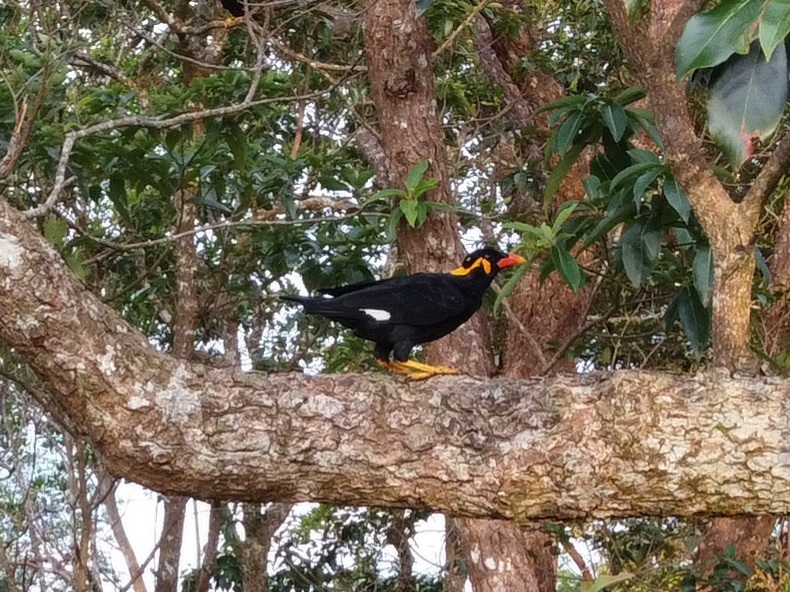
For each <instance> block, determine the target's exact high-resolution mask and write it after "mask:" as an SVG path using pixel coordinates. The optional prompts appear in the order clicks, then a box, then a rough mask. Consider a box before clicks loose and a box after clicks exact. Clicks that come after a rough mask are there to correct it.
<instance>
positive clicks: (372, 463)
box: [0, 200, 790, 520]
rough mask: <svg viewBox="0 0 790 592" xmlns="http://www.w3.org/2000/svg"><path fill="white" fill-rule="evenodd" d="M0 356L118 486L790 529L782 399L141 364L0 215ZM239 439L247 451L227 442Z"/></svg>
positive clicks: (560, 383) (34, 242)
mask: <svg viewBox="0 0 790 592" xmlns="http://www.w3.org/2000/svg"><path fill="white" fill-rule="evenodd" d="M0 340H2V341H3V342H4V343H6V344H7V345H8V346H9V347H11V348H13V349H14V350H15V351H16V353H17V354H18V355H19V357H20V359H22V360H24V361H25V362H26V363H27V364H29V365H30V367H31V368H32V369H33V370H34V371H35V372H36V373H37V374H38V375H39V376H40V377H41V379H42V381H43V382H44V384H45V385H46V387H47V388H48V389H49V390H50V391H51V392H52V394H53V397H54V398H55V399H56V400H57V401H58V403H59V404H60V405H61V406H62V407H63V409H64V411H65V412H66V413H68V415H69V416H70V417H71V418H72V419H73V420H74V422H75V424H76V425H78V426H81V429H82V431H83V432H84V433H85V434H86V435H87V436H88V437H89V438H90V439H91V441H92V443H93V446H94V447H95V449H96V450H97V451H98V452H99V453H100V454H101V455H102V457H103V459H104V460H105V461H106V464H107V465H108V467H109V468H110V469H111V470H112V472H114V473H115V474H116V475H123V476H125V477H127V478H129V479H132V480H135V481H137V482H139V483H142V484H144V485H147V486H149V487H152V488H154V489H157V490H159V491H163V492H168V493H174V494H181V495H193V496H196V497H201V498H214V499H217V498H226V499H231V498H232V499H247V500H251V501H271V500H276V501H282V502H290V501H301V500H315V501H324V502H329V503H337V504H358V505H369V506H370V505H378V506H408V507H429V508H433V509H437V510H443V511H447V512H451V513H454V514H458V515H466V516H472V517H501V518H515V519H519V520H526V519H536V518H550V519H558V518H564V519H569V518H589V517H606V516H626V515H638V514H676V515H693V514H698V513H716V514H731V513H755V514H762V513H786V512H788V511H790V465H788V463H787V457H788V447H790V445H789V444H788V442H790V433H789V432H790V429H789V428H788V425H787V421H786V418H787V417H788V414H790V402H789V401H790V396H788V395H790V382H788V381H785V380H780V379H772V378H761V379H755V378H749V379H740V378H730V377H729V376H728V375H727V374H726V373H716V374H710V375H705V376H699V377H694V378H687V377H682V376H673V375H661V374H654V373H645V372H631V371H629V372H618V373H614V374H611V375H605V376H590V375H588V376H573V377H560V378H551V379H531V380H501V381H500V380H497V381H491V380H480V379H475V378H469V377H457V378H455V377H453V378H449V377H448V378H436V379H432V380H430V381H426V382H422V383H403V382H401V381H400V380H398V379H394V378H392V377H389V376H379V375H327V376H319V377H307V376H302V375H293V374H281V375H277V374H273V375H269V376H265V375H260V374H243V373H232V372H228V371H226V370H221V369H214V368H208V367H205V366H203V365H200V364H190V363H188V362H186V361H183V360H176V359H174V358H171V357H168V356H165V355H164V354H161V353H159V352H157V351H155V350H153V349H152V348H151V347H150V346H149V345H148V343H147V342H146V340H145V338H144V337H143V336H142V335H140V334H138V333H137V332H135V331H134V330H133V329H132V328H131V327H130V326H129V325H128V324H127V323H126V322H124V321H123V320H122V319H121V318H120V317H119V316H118V315H117V314H115V313H114V312H113V311H112V310H111V309H109V308H107V307H106V306H104V305H102V304H101V302H100V301H99V300H98V299H97V298H96V297H95V296H94V295H93V294H92V293H90V292H89V291H88V290H86V289H85V288H84V287H83V286H82V285H81V284H80V283H79V281H78V280H77V279H75V277H74V276H73V275H72V274H71V272H70V271H69V270H68V268H67V267H66V266H65V265H64V264H63V263H62V261H61V260H60V258H59V256H58V254H57V253H56V252H55V251H54V250H53V249H52V248H51V247H50V246H49V245H48V244H47V243H46V241H45V240H44V239H43V238H42V237H41V236H40V235H39V234H38V233H37V232H36V231H35V229H34V228H33V227H32V226H31V225H30V224H28V223H27V222H25V221H24V219H23V217H22V215H21V214H20V213H19V212H17V211H16V210H14V209H13V208H11V207H10V206H9V205H8V203H7V202H5V201H4V200H0ZM239 434H244V435H245V437H244V438H239Z"/></svg>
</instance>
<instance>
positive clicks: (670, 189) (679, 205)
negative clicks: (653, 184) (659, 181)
mask: <svg viewBox="0 0 790 592" xmlns="http://www.w3.org/2000/svg"><path fill="white" fill-rule="evenodd" d="M664 197H666V198H667V201H668V202H669V205H671V206H672V209H674V210H675V211H676V212H677V213H678V216H680V219H681V220H683V222H686V223H688V221H689V216H691V204H689V200H688V198H687V197H686V193H685V192H684V191H683V188H682V187H681V186H680V185H679V184H678V182H677V180H676V179H675V177H674V176H673V175H671V174H670V175H667V177H666V178H665V179H664Z"/></svg>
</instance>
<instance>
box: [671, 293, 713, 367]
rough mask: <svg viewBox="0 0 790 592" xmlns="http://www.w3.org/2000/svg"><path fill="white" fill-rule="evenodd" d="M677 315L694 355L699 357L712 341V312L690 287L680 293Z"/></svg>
mask: <svg viewBox="0 0 790 592" xmlns="http://www.w3.org/2000/svg"><path fill="white" fill-rule="evenodd" d="M677 314H678V318H679V319H680V324H681V325H683V330H684V331H685V332H686V337H688V340H689V343H690V344H691V348H692V350H694V354H695V355H697V356H699V355H700V354H701V352H702V349H703V348H704V347H705V346H706V345H707V344H708V340H709V339H710V312H709V310H708V309H706V308H705V307H704V306H703V305H702V302H701V301H700V299H699V296H698V295H697V291H696V290H693V289H692V288H691V287H690V286H686V287H685V288H683V289H682V290H681V291H680V292H679V293H678V303H677Z"/></svg>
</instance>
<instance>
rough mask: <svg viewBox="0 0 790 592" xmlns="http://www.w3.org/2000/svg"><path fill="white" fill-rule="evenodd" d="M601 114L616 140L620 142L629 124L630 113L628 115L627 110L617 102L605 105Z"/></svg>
mask: <svg viewBox="0 0 790 592" xmlns="http://www.w3.org/2000/svg"><path fill="white" fill-rule="evenodd" d="M601 116H602V117H603V122H604V124H605V125H606V127H607V128H608V129H609V132H610V133H611V134H612V138H614V141H615V142H619V141H620V139H621V138H622V137H623V133H625V128H626V126H627V125H628V115H626V113H625V110H624V109H623V108H622V107H621V106H620V105H618V104H616V103H615V104H610V105H604V106H603V109H601Z"/></svg>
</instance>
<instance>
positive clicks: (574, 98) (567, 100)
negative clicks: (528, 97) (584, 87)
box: [535, 95, 587, 115]
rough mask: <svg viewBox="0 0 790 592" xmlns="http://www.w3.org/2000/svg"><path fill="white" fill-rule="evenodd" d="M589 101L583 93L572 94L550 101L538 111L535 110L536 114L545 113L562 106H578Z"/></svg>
mask: <svg viewBox="0 0 790 592" xmlns="http://www.w3.org/2000/svg"><path fill="white" fill-rule="evenodd" d="M586 101H587V97H585V96H583V95H571V96H568V97H562V98H561V99H557V100H556V101H554V102H553V103H549V104H548V105H544V106H543V107H541V108H540V109H538V110H537V111H535V115H538V114H539V113H545V112H546V111H554V110H555V109H560V108H561V107H576V106H580V105H582V104H584V103H585V102H586Z"/></svg>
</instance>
